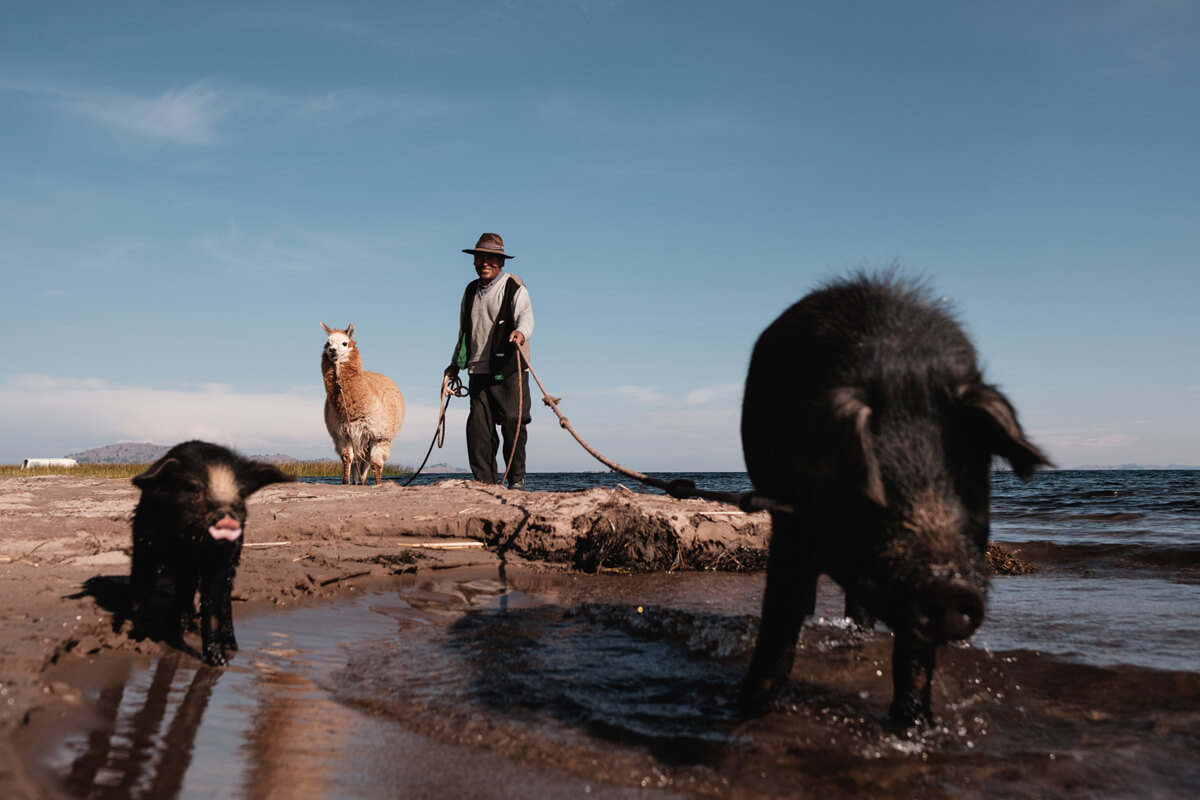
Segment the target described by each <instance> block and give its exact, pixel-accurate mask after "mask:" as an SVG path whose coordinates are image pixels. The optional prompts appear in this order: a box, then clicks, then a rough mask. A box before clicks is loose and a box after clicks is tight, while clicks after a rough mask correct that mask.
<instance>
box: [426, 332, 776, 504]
mask: <svg viewBox="0 0 1200 800" xmlns="http://www.w3.org/2000/svg"><path fill="white" fill-rule="evenodd" d="M516 352H517V415H518V416H517V430H516V434H515V435H514V436H513V446H512V451H511V452H510V453H509V457H508V459H507V461H506V462H505V465H504V476H503V477H502V478H501V479H500V485H501V486H503V485H504V481H505V480H507V478H508V470H509V468H510V467H511V465H512V461H513V458H514V457H515V456H516V454H517V442H518V441H519V439H520V437H521V420H522V419H523V418H524V416H525V415H524V413H523V412H524V406H525V381H524V380H523V379H522V378H521V372H522V366H521V365H522V364H524V369H528V370H529V374H530V375H532V376H533V379H534V380H535V381H537V385H538V389H540V390H541V392H542V402H543V403H544V404H545V405H547V406H548V407H549V408H550V410H551V411H553V412H554V416H556V417H558V424H559V427H561V428H563V429H564V430H565V431H567V432H568V433H569V434H571V436H573V437H575V441H577V442H579V444H580V446H582V447H583V449H584V450H586V451H587V452H588V453H589V454H590V455H591V456H592V457H593V458H595V459H596V460H597V461H599V462H600V463H601V464H603V465H604V466H606V467H608V468H609V469H611V470H613V471H614V472H619V473H620V474H622V475H624V476H625V477H627V478H632V479H633V480H635V481H638V482H639V483H642V484H645V485H647V486H653V487H654V488H656V489H662V490H663V491H664V492H666V493H667V494H668V495H670V496H671V497H674V498H675V499H676V500H686V499H688V498H691V497H698V498H701V499H702V500H712V501H714V502H717V503H727V504H729V505H734V506H737V507H738V508H740V509H741V510H742V511H745V512H746V513H747V514H752V513H754V512H756V511H779V512H782V513H788V514H790V513H793V512H794V509H793V508H792V506H790V505H787V504H786V503H779V502H777V501H775V500H773V499H771V498H769V497H764V496H763V495H760V494H758V493H757V492H754V491H750V492H740V493H739V492H717V491H713V490H711V489H701V488H698V487H697V486H696V483H695V481H691V480H688V479H686V478H676V479H675V480H673V481H664V480H659V479H658V478H654V477H651V476H650V475H646V474H644V473H641V472H637V471H635V470H632V469H629V468H628V467H623V466H621V465H620V464H618V463H617V462H615V461H613V460H611V459H609V458H606V457H605V456H603V455H601V454H600V453H599V452H598V451H597V450H596V449H595V448H594V447H592V446H591V445H590V444H588V443H587V442H586V441H584V438H583V437H582V436H580V435H579V433H578V432H576V430H575V428H573V427H572V426H571V421H570V420H569V419H567V418H566V417H565V416H563V413H562V412H561V411H559V410H558V404H559V403H561V402H562V398H561V397H553V396H552V395H551V394H550V393H549V392H547V391H546V387H545V385H543V384H542V379H541V378H539V377H538V374H537V371H536V370H534V368H533V365H532V364H530V363H529V359H528V358H526V357H525V354H524V353H523V352H522V351H521V348H519V347H518V348H517V350H516ZM468 394H469V392H468V391H467V390H466V389H465V388H463V385H462V381H461V380H459V378H458V376H455V377H454V378H450V377H449V376H443V377H442V400H441V411H440V413H439V414H438V424H437V429H436V430H435V431H434V434H433V441H431V442H430V443H429V449H428V450H427V451H425V460H424V461H422V462H421V466H420V467H418V468H417V471H416V472H414V473H413V474H412V477H410V478H409V479H408V480H407V481H406V482H405V483H404V485H405V486H408V485H409V484H410V483H412V482H413V481H414V480H416V478H417V476H418V475H420V474H421V470H423V469H425V464H426V462H428V461H429V454H430V453H432V452H433V445H434V444H437V446H438V447H439V448H440V447H441V446H442V444H443V442H444V441H445V439H446V409H447V408H448V407H449V405H450V398H451V397H466V396H467V395H468Z"/></svg>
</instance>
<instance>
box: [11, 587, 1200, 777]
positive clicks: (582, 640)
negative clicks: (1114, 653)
mask: <svg viewBox="0 0 1200 800" xmlns="http://www.w3.org/2000/svg"><path fill="white" fill-rule="evenodd" d="M1010 580H1016V579H1010ZM1031 581H1032V579H1029V580H1028V581H1026V582H1025V583H1014V584H1012V587H1013V588H1014V589H1016V588H1023V589H1026V591H1025V592H1024V593H1020V592H1018V593H1017V594H1020V595H1021V598H1020V599H1022V601H1023V602H1024V601H1026V600H1027V601H1028V602H1029V603H1031V604H1032V603H1033V602H1034V599H1035V598H1034V597H1029V598H1026V597H1025V595H1038V594H1039V593H1041V594H1040V596H1047V594H1046V593H1047V592H1048V591H1050V590H1052V589H1055V587H1061V586H1062V585H1064V584H1062V583H1061V581H1055V580H1049V579H1042V582H1041V583H1036V584H1034V583H1031ZM822 587H823V588H822V590H821V595H820V596H819V598H818V619H816V620H814V621H813V623H812V624H811V625H809V626H808V627H806V628H805V631H804V632H803V634H802V636H801V639H800V642H799V650H800V654H799V657H798V659H797V664H796V668H795V670H794V671H793V673H792V679H791V681H790V683H789V685H788V687H787V688H786V689H785V691H784V693H783V695H782V699H781V703H780V704H779V706H778V707H777V708H776V709H775V712H774V713H773V714H771V715H768V716H767V717H764V718H762V719H758V720H745V719H741V718H739V717H738V715H737V714H736V713H735V711H734V697H735V695H736V687H737V683H738V681H739V680H740V676H741V675H742V672H743V670H744V661H745V660H746V655H747V653H748V652H749V650H750V648H751V647H752V644H753V639H754V633H755V625H754V619H753V614H754V612H756V611H757V606H758V603H759V599H760V597H761V591H762V582H761V577H753V576H743V575H726V574H673V575H644V576H578V575H563V574H557V575H545V574H536V573H532V572H530V571H528V570H519V569H517V568H515V567H511V566H507V567H506V566H504V565H502V566H501V568H500V570H499V571H498V572H497V571H496V570H495V569H492V570H486V571H485V570H476V571H473V572H469V573H464V572H463V571H449V570H448V571H431V572H430V573H429V574H425V575H421V576H420V577H419V578H417V577H414V576H406V577H405V578H404V580H403V581H402V582H401V583H400V584H399V587H398V591H395V592H391V593H372V594H365V595H357V596H351V597H343V598H341V599H340V600H339V601H338V602H336V603H330V604H326V605H314V606H309V607H304V608H301V609H299V610H297V611H295V612H290V613H286V614H275V615H263V616H259V617H251V618H248V619H245V620H239V621H238V633H239V639H240V640H241V641H242V645H243V650H242V651H241V652H240V653H239V654H238V655H237V657H236V659H235V660H234V662H233V663H232V664H231V666H230V667H228V668H226V669H224V670H216V669H210V668H207V667H204V666H203V665H201V664H200V663H199V662H198V661H196V660H194V659H192V658H190V657H187V656H183V655H180V654H179V653H177V652H168V653H167V654H166V655H164V656H163V657H162V658H161V659H159V660H157V661H153V662H151V663H150V664H149V666H147V667H139V666H137V665H136V664H134V663H132V662H126V661H121V660H120V659H119V658H117V657H113V658H108V659H97V663H96V664H95V666H94V667H88V668H89V669H91V670H93V673H94V674H91V673H90V674H91V680H92V681H93V683H91V684H87V683H86V681H84V684H85V688H84V690H83V694H84V696H85V697H86V698H87V702H86V706H87V711H89V712H90V713H91V714H92V718H91V719H90V720H89V721H88V722H87V723H86V724H85V723H83V722H79V723H78V725H77V727H75V728H73V729H71V730H69V731H67V732H66V734H65V735H63V734H62V733H61V732H59V733H57V738H55V736H54V735H47V734H46V733H45V731H42V732H41V733H40V734H39V735H40V737H41V738H40V741H43V742H45V741H50V742H51V748H52V752H50V753H48V754H47V753H46V752H44V751H43V752H40V753H39V754H38V755H39V756H40V757H41V758H42V759H43V762H42V763H45V764H46V765H47V768H48V769H51V770H53V772H54V780H53V789H54V793H56V794H59V795H67V796H71V797H90V798H127V797H153V798H156V799H157V798H172V797H196V796H204V797H232V796H238V797H251V798H262V797H276V796H278V797H287V798H300V797H355V798H390V797H396V796H426V797H428V796H447V797H450V796H467V797H530V796H548V797H558V796H581V795H583V794H584V793H587V794H589V796H591V797H629V796H636V795H637V793H638V791H639V789H640V788H642V787H658V788H660V789H662V790H665V791H674V792H677V793H679V794H682V795H687V796H708V797H713V796H723V797H757V796H793V795H804V796H807V795H814V794H821V795H822V796H826V797H833V798H843V797H859V796H866V795H876V794H886V795H889V796H911V795H922V796H937V795H953V794H955V793H956V792H959V791H966V793H967V794H971V793H978V794H980V795H982V796H988V795H1006V796H1021V797H1024V796H1029V797H1033V796H1049V795H1056V794H1071V793H1074V794H1079V793H1083V794H1087V793H1089V792H1091V793H1093V794H1096V795H1097V796H1104V795H1106V794H1107V795H1112V794H1116V795H1128V796H1145V795H1146V794H1157V795H1158V796H1163V797H1172V796H1191V794H1189V793H1188V792H1191V791H1192V789H1193V787H1194V785H1195V783H1196V781H1197V780H1200V767H1197V766H1196V762H1195V758H1194V754H1195V751H1196V746H1197V744H1198V743H1200V725H1198V724H1197V722H1196V720H1198V719H1200V674H1197V673H1195V672H1193V671H1184V670H1180V671H1178V672H1166V671H1161V670H1155V669H1151V668H1148V666H1141V667H1130V666H1126V667H1116V666H1111V665H1109V664H1106V663H1104V662H1103V660H1100V659H1089V660H1091V661H1092V662H1093V663H1091V664H1078V663H1074V664H1073V663H1070V662H1063V661H1062V660H1059V659H1054V658H1047V657H1045V656H1043V655H1042V654H1040V653H1036V652H1028V651H1023V650H1018V649H1015V648H1016V647H1017V645H1019V644H1020V643H1021V642H1030V641H1036V637H1037V632H1036V631H1031V630H1028V625H1026V631H1025V632H1024V633H1023V634H1021V636H1020V638H1017V636H1016V634H1014V638H1013V641H1012V643H1011V644H1008V643H1006V644H1005V646H1004V649H1005V650H1006V652H996V653H993V652H989V651H988V650H987V649H985V648H982V647H976V646H971V645H961V646H957V647H948V648H944V650H943V651H942V652H941V653H940V654H939V660H940V661H941V662H942V669H941V670H940V671H939V673H938V677H937V679H936V681H935V687H934V691H935V694H936V697H937V700H936V707H937V713H938V714H939V716H940V718H941V721H942V723H943V724H942V725H940V726H937V727H936V728H934V729H932V730H929V731H925V732H923V733H920V734H916V735H911V736H910V735H909V734H907V733H904V732H898V731H895V730H893V729H891V728H890V727H889V724H888V722H887V719H886V711H887V702H888V697H889V695H890V691H891V685H890V678H889V670H888V666H889V660H890V649H891V647H890V645H891V642H890V636H889V635H888V634H887V633H885V632H883V631H876V632H871V633H860V632H856V631H855V630H853V629H851V628H848V627H846V626H845V625H843V624H839V622H837V621H835V620H833V618H834V617H836V616H837V614H838V610H840V608H841V605H842V598H841V595H840V593H838V592H837V591H836V589H832V588H831V587H830V586H826V585H825V584H823V585H822ZM1068 588H1069V587H1068ZM1139 588H1145V587H1139ZM1163 589H1164V591H1166V590H1168V589H1169V587H1163ZM1013 594H1014V593H1013V592H1006V591H1004V589H1003V588H1001V589H1000V590H999V591H997V593H996V596H995V598H994V600H995V602H994V603H993V608H992V609H991V612H992V613H993V614H994V615H995V616H996V617H997V619H996V620H995V622H996V623H1001V624H1002V625H1011V626H1017V625H1020V623H1021V621H1022V620H1025V621H1026V622H1028V621H1029V620H1033V621H1034V622H1035V623H1036V624H1043V625H1048V624H1049V622H1050V620H1046V619H1042V618H1039V617H1037V616H1036V615H1034V614H1033V611H1035V610H1036V606H1034V607H1031V608H1026V607H1024V606H1019V607H1016V608H1013V607H1012V604H1011V603H1010V602H1008V601H1009V600H1011V599H1012V595H1013ZM1111 616H1112V613H1111V611H1106V612H1105V613H1103V614H1099V615H1095V617H1089V616H1088V609H1087V608H1080V609H1079V610H1078V611H1077V612H1075V613H1074V614H1073V615H1072V617H1071V622H1072V624H1075V625H1082V624H1083V623H1087V624H1088V625H1092V624H1093V623H1096V622H1099V621H1100V620H1101V619H1106V620H1107V619H1109V618H1110V617H1111ZM989 624H994V623H989ZM1107 624H1108V625H1109V629H1108V630H1109V632H1110V633H1111V632H1112V627H1111V626H1112V623H1111V620H1109V622H1108V623H1107ZM998 630H1002V631H1007V630H1008V628H1007V627H1001V628H998ZM1120 630H1122V631H1124V630H1125V629H1124V628H1121V629H1120ZM1123 635H1125V636H1127V638H1129V640H1130V642H1138V643H1140V644H1141V645H1142V646H1143V647H1147V643H1148V642H1154V641H1157V640H1155V639H1154V638H1153V632H1140V633H1139V632H1137V631H1136V630H1135V629H1134V628H1132V627H1131V628H1129V629H1128V632H1127V633H1126V634H1123ZM1055 638H1056V639H1057V638H1060V637H1055ZM1191 641H1192V649H1191V650H1189V651H1187V652H1186V653H1183V654H1182V655H1184V656H1186V655H1188V654H1190V655H1191V656H1193V659H1192V660H1193V662H1194V655H1195V653H1196V645H1195V641H1194V639H1193V640H1191ZM993 646H995V645H994V644H993ZM1096 646H1100V645H1099V644H1097V645H1096ZM1009 648H1013V649H1009ZM1148 649H1153V648H1148ZM105 663H107V664H108V665H109V667H108V671H107V673H106V674H110V675H112V678H111V679H110V680H108V681H107V682H103V681H102V680H101V679H100V678H99V677H97V675H99V674H100V673H101V672H102V671H103V670H102V669H101V667H103V666H104V664H105ZM114 664H115V665H116V666H117V669H116V670H113V669H112V666H113V665H114ZM84 666H85V667H86V666H87V665H84ZM97 683H103V685H99V686H97V685H96V684H97ZM335 698H337V700H335ZM338 700H340V701H342V702H338ZM363 709H366V710H367V711H369V712H370V713H363V711H362V710H363ZM47 716H49V715H47ZM56 719H57V718H56ZM35 733H37V732H36V731H35V732H31V738H37V737H36V736H34V734H35ZM1142 789H1146V790H1147V791H1140V790H1142Z"/></svg>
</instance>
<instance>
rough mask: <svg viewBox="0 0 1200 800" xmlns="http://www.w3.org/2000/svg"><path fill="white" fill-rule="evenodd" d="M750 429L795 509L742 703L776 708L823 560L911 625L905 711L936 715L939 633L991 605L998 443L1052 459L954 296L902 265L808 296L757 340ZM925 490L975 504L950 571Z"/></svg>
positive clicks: (947, 548)
mask: <svg viewBox="0 0 1200 800" xmlns="http://www.w3.org/2000/svg"><path fill="white" fill-rule="evenodd" d="M742 446H743V451H744V454H745V458H746V467H747V470H748V471H749V475H750V479H751V481H752V482H753V483H754V486H755V489H756V490H758V491H759V492H760V493H762V494H764V495H767V496H769V497H772V498H774V499H775V500H778V501H781V502H784V503H788V504H790V505H791V506H792V507H793V508H795V509H796V512H795V513H790V514H785V513H778V512H774V513H773V515H772V531H773V532H772V537H771V545H770V555H769V559H768V568H767V587H766V592H765V595H764V598H763V614H762V625H761V628H760V632H759V637H758V644H757V647H756V650H755V654H754V658H753V661H752V663H751V667H750V670H749V673H748V674H747V676H746V681H745V683H744V685H743V693H742V703H743V707H744V708H745V709H746V710H747V711H750V712H755V713H760V712H762V711H764V710H766V709H767V708H768V707H769V705H770V703H771V701H772V700H773V699H774V697H775V696H776V694H777V693H778V691H779V690H780V688H782V686H783V684H784V683H785V682H786V680H787V676H788V674H789V673H790V671H791V667H792V663H793V660H794V656H795V646H796V637H797V635H798V633H799V631H800V627H801V625H802V624H803V622H804V619H805V618H806V617H807V616H808V615H810V614H811V613H812V612H813V609H814V604H815V600H816V585H817V578H818V576H819V575H820V574H822V573H824V574H828V575H829V576H830V577H832V578H833V579H834V580H836V581H837V582H838V583H839V584H840V585H841V586H842V588H843V589H845V591H846V606H847V614H848V615H850V616H851V617H852V618H854V619H856V620H858V621H860V622H862V623H865V624H868V625H870V624H874V618H878V619H881V620H882V621H884V622H885V623H886V624H887V625H888V626H889V627H891V628H892V630H893V631H894V632H895V636H896V642H895V650H894V653H893V669H892V671H893V683H894V698H893V703H892V707H891V715H892V717H893V718H894V719H895V720H896V721H897V722H899V723H901V724H903V725H909V724H913V723H914V722H920V721H928V720H930V719H932V712H931V709H930V682H931V680H932V675H933V667H934V654H935V650H936V647H937V645H938V644H939V643H942V642H945V641H948V640H952V639H957V638H963V637H964V636H966V635H969V634H970V632H971V631H973V630H974V628H975V626H977V625H978V624H979V622H980V621H981V620H982V617H983V611H984V607H983V598H984V592H985V591H986V584H987V572H986V564H985V561H984V553H985V549H986V546H987V540H988V531H989V524H990V523H989V503H990V486H991V464H992V460H993V456H995V455H999V456H1001V457H1003V458H1005V459H1007V460H1008V461H1009V462H1010V464H1011V465H1012V467H1013V469H1014V470H1015V471H1016V473H1017V474H1018V475H1020V476H1021V477H1022V478H1028V477H1030V476H1031V475H1032V473H1033V471H1034V469H1035V467H1037V466H1039V465H1043V464H1047V463H1048V461H1047V460H1046V458H1045V457H1044V456H1043V455H1042V453H1041V452H1040V451H1038V449H1037V448H1036V447H1034V446H1033V445H1032V444H1030V443H1029V442H1028V441H1027V440H1026V439H1025V436H1024V433H1023V431H1022V430H1021V428H1020V426H1019V424H1018V423H1017V420H1016V415H1015V412H1014V411H1013V409H1012V407H1011V405H1010V404H1009V403H1008V400H1007V399H1006V398H1005V397H1004V396H1003V395H1002V394H1001V393H1000V392H999V391H998V390H997V389H996V388H995V387H993V386H989V385H988V384H986V383H984V381H983V378H982V375H981V374H980V370H979V368H978V366H977V364H976V357H975V349H974V347H973V346H972V344H971V342H970V341H969V339H968V338H967V336H966V334H964V333H963V331H962V329H961V328H960V326H959V325H958V323H957V322H956V321H955V320H954V318H953V317H952V316H951V314H950V313H949V311H948V309H947V308H946V305H945V303H943V302H941V301H939V300H937V299H936V298H934V297H932V296H930V294H929V292H928V291H927V290H925V289H924V288H923V287H922V286H920V285H919V284H916V283H914V282H911V281H906V280H903V279H899V278H897V277H895V275H894V274H890V273H889V274H885V275H882V276H867V275H858V276H855V277H852V278H850V279H846V280H840V281H835V282H833V283H830V284H828V285H827V286H825V287H824V288H822V289H820V290H818V291H815V292H813V293H812V294H809V295H808V296H806V297H804V298H803V299H802V300H800V302H798V303H796V304H795V305H794V306H792V307H791V308H789V309H788V310H787V311H785V312H784V313H783V314H782V315H781V316H780V317H779V318H778V319H777V320H776V321H775V322H774V323H772V324H771V325H770V326H769V327H768V328H767V329H766V331H764V332H763V334H762V336H761V337H760V338H759V340H758V342H757V344H756V346H755V348H754V353H753V356H752V358H751V363H750V369H749V374H748V376H747V378H746V391H745V397H744V401H743V408H742ZM920 498H934V499H935V502H934V503H933V504H929V505H931V506H932V507H935V508H938V509H949V510H950V511H951V512H952V513H953V514H954V515H955V516H956V519H957V520H958V529H957V533H956V535H955V536H945V535H943V536H942V537H941V540H942V541H939V542H938V546H937V547H935V548H933V549H936V550H937V552H938V556H939V560H943V561H945V560H949V561H950V562H951V565H952V568H953V569H952V571H951V573H950V574H947V575H935V574H933V571H932V570H931V567H930V564H929V563H927V562H928V561H929V560H930V558H929V552H930V545H929V542H928V541H923V540H922V538H921V537H920V536H918V535H915V534H914V533H913V531H912V530H911V525H910V526H909V527H906V526H905V524H903V523H904V520H905V515H906V513H911V512H912V509H914V508H918V501H919V499H920ZM910 523H911V518H910ZM946 540H949V541H946ZM948 552H949V553H951V555H950V557H949V559H947V556H946V554H947V553H948Z"/></svg>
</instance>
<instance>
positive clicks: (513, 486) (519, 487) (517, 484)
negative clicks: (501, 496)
mask: <svg viewBox="0 0 1200 800" xmlns="http://www.w3.org/2000/svg"><path fill="white" fill-rule="evenodd" d="M508 488H509V489H510V490H511V491H514V492H523V491H525V481H513V482H512V483H510V484H509V485H508Z"/></svg>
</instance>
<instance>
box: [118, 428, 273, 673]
mask: <svg viewBox="0 0 1200 800" xmlns="http://www.w3.org/2000/svg"><path fill="white" fill-rule="evenodd" d="M213 464H223V465H225V466H227V467H229V469H230V470H231V471H232V473H233V475H234V476H235V479H236V482H237V487H238V497H237V498H236V499H235V501H234V502H232V503H221V502H218V501H217V500H216V499H215V498H213V497H212V495H211V494H210V492H209V486H208V477H209V466H210V465H213ZM292 480H295V478H293V477H291V476H289V475H287V474H285V473H283V472H281V471H280V470H279V469H278V468H276V467H275V466H273V465H271V464H265V463H262V462H258V461H251V460H249V459H246V458H243V457H241V456H239V455H237V454H236V453H234V452H232V451H230V450H228V449H226V448H224V447H221V446H219V445H215V444H209V443H207V442H200V441H190V442H184V443H183V444H179V445H176V446H175V447H173V448H171V449H170V450H169V451H168V452H167V453H166V454H165V455H164V456H163V457H162V458H160V459H159V460H158V461H156V462H155V463H154V464H153V465H151V466H150V468H149V469H147V470H146V471H145V472H144V473H142V474H141V475H138V476H137V477H135V478H134V479H133V483H134V485H135V486H137V487H138V488H140V489H141V490H142V496H141V500H140V501H139V502H138V505H137V510H136V511H135V512H134V518H133V566H132V569H131V574H130V590H131V596H132V606H131V615H132V617H133V620H134V630H135V631H139V632H144V631H146V630H148V629H149V626H148V625H147V624H146V620H145V615H146V613H147V609H148V606H149V605H150V601H151V597H152V596H153V594H154V589H155V584H156V581H157V575H158V573H159V572H160V571H162V572H165V573H167V574H169V575H170V576H171V577H172V578H173V579H174V597H173V603H172V620H173V621H172V622H171V623H170V624H169V626H168V631H169V633H168V636H169V638H170V639H171V640H172V643H173V644H175V645H177V646H183V634H184V632H185V631H187V630H189V629H193V628H194V618H195V615H196V608H195V605H194V598H195V594H196V589H197V587H199V590H200V635H201V643H202V655H203V658H204V661H205V662H206V663H208V664H211V665H223V664H226V663H227V659H226V651H227V650H228V651H232V650H237V640H236V639H235V638H234V633H233V612H232V608H231V605H232V598H231V594H232V592H233V578H234V574H235V573H236V572H237V566H238V561H239V559H240V557H241V552H242V542H243V540H244V539H245V537H246V533H245V531H246V498H247V497H249V496H250V495H251V494H253V493H254V492H256V491H258V490H259V489H261V488H262V487H264V486H266V485H268V484H272V483H283V482H287V481H292ZM226 515H229V516H232V517H233V518H234V519H235V520H237V522H238V523H239V524H240V525H241V527H242V535H241V536H240V537H239V538H238V539H237V540H235V541H232V542H230V541H218V540H216V539H214V538H213V537H212V536H211V535H210V534H209V531H208V529H209V527H210V526H211V525H213V524H215V523H216V522H217V521H218V520H220V519H222V518H223V517H225V516H226Z"/></svg>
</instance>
